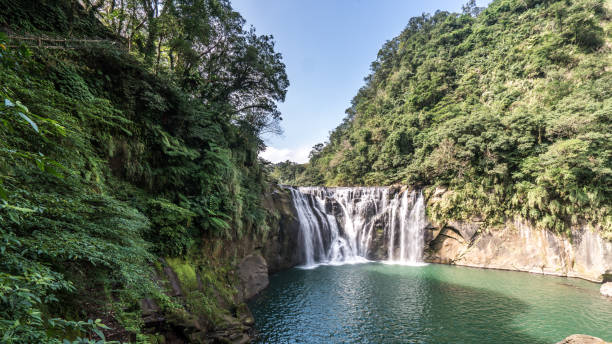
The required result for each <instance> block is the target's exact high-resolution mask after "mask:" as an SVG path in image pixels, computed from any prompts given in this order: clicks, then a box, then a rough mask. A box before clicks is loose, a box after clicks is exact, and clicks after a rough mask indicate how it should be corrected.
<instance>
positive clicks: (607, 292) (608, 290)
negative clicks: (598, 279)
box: [599, 282, 612, 297]
mask: <svg viewBox="0 0 612 344" xmlns="http://www.w3.org/2000/svg"><path fill="white" fill-rule="evenodd" d="M599 292H600V293H601V295H603V296H609V297H612V282H607V283H604V284H602V285H601V288H599Z"/></svg>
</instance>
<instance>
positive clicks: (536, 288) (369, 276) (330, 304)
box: [250, 263, 612, 343]
mask: <svg viewBox="0 0 612 344" xmlns="http://www.w3.org/2000/svg"><path fill="white" fill-rule="evenodd" d="M270 282H271V283H270V287H269V288H268V289H266V290H265V291H264V292H263V293H262V294H261V295H260V296H259V297H258V298H257V299H255V300H254V301H252V302H251V304H250V307H251V310H252V311H253V314H254V316H255V319H256V326H257V329H258V331H259V335H260V338H259V341H260V342H261V343H490V342H495V343H555V342H556V341H558V340H560V339H562V338H564V337H566V336H568V335H570V334H574V333H586V334H590V335H594V336H598V337H601V338H603V339H606V340H608V341H610V340H612V326H611V325H610V319H612V302H610V301H609V300H607V299H605V298H603V297H601V296H600V295H599V293H598V287H599V286H598V285H597V284H593V283H589V282H586V281H581V280H574V279H565V278H557V277H550V276H541V275H532V274H527V273H517V272H508V271H495V270H481V269H470V268H461V267H451V266H445V265H435V264H432V265H427V266H422V267H412V266H396V265H385V264H380V263H370V264H358V265H345V266H320V267H318V268H317V269H313V270H301V269H292V270H289V271H286V272H283V273H280V274H277V275H275V276H272V277H271V281H270Z"/></svg>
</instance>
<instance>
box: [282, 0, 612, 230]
mask: <svg viewBox="0 0 612 344" xmlns="http://www.w3.org/2000/svg"><path fill="white" fill-rule="evenodd" d="M611 38H612V21H611V12H610V7H609V4H606V3H605V2H604V1H600V0H575V1H569V0H562V1H553V0H495V1H493V2H492V3H491V4H490V5H489V6H488V8H486V9H480V8H476V7H475V6H474V2H473V1H472V2H471V3H470V4H468V5H466V6H465V7H464V13H462V14H457V13H448V12H440V11H439V12H436V13H435V14H434V15H425V14H424V15H422V16H420V17H415V18H412V19H410V21H409V22H408V25H407V26H406V28H405V29H404V30H403V31H402V32H401V34H400V35H399V36H397V37H395V38H394V39H392V40H390V41H388V42H387V43H385V44H384V46H383V47H382V49H380V51H379V52H378V58H377V60H376V61H374V62H373V63H372V66H371V69H372V73H371V74H370V75H369V76H367V77H366V78H365V85H364V86H363V87H362V88H361V89H360V90H359V92H358V94H357V95H356V96H355V97H354V98H353V100H352V104H351V107H350V108H349V109H348V110H347V111H346V114H347V116H346V118H345V119H344V121H343V122H342V124H340V125H339V126H338V127H337V128H336V129H335V130H333V132H332V133H331V134H330V137H329V142H326V143H325V144H320V145H317V146H315V147H314V149H313V151H312V153H311V159H310V161H309V163H308V164H306V165H304V166H301V165H295V164H291V163H282V164H279V165H277V166H276V170H275V172H274V173H275V175H276V176H277V178H279V179H280V180H281V182H284V183H288V184H302V185H330V186H338V185H348V186H350V185H389V184H394V183H402V184H409V185H421V186H427V187H430V188H429V189H428V190H433V187H435V186H442V187H444V188H447V189H450V190H452V193H451V194H450V196H449V197H447V198H445V202H443V203H441V204H438V205H437V206H436V207H434V208H432V209H429V210H428V211H429V212H430V215H431V216H432V217H434V218H441V219H443V218H465V217H468V216H473V215H478V216H481V217H482V218H483V219H484V220H485V221H486V222H487V223H489V224H496V223H500V222H502V221H504V219H506V218H508V217H512V216H514V215H517V214H519V215H521V216H522V217H524V218H527V219H529V220H531V221H533V222H534V223H535V224H536V225H537V226H538V227H540V228H548V229H552V230H556V231H561V232H564V231H569V230H570V228H571V226H572V225H573V224H579V223H580V224H584V223H585V222H586V223H588V224H591V225H592V226H594V227H596V228H600V229H602V230H604V231H605V232H607V233H612V214H611V208H610V207H611V203H612V202H611V201H612V125H611V124H612V50H611V49H612V40H611Z"/></svg>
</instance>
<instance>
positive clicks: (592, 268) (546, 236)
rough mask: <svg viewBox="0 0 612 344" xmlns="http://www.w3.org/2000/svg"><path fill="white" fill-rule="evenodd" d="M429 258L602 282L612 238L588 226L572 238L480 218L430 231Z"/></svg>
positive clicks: (610, 263)
mask: <svg viewBox="0 0 612 344" xmlns="http://www.w3.org/2000/svg"><path fill="white" fill-rule="evenodd" d="M428 232H429V233H428V234H429V237H430V241H429V242H428V243H427V250H426V253H425V260H426V261H428V262H433V263H444V264H455V265H464V266H474V267H482V268H493V269H506V270H518V271H527V272H534V273H542V274H549V275H557V276H567V277H579V278H584V279H587V280H591V281H595V282H601V281H603V280H604V279H605V278H606V276H607V275H610V274H612V242H610V241H606V240H604V239H603V238H602V237H601V236H600V235H599V234H597V233H596V232H594V231H591V230H589V229H587V228H577V229H575V230H574V231H572V238H571V239H570V238H567V237H563V236H561V235H559V234H556V233H553V232H551V231H549V230H540V229H535V228H533V227H532V226H531V225H529V224H528V223H526V222H525V221H520V220H516V221H508V222H507V223H506V224H505V225H504V226H503V227H502V228H501V229H495V230H487V229H486V228H483V227H482V225H481V224H480V223H479V222H478V221H465V222H449V223H447V224H444V225H438V226H435V227H432V228H430V229H429V231H428Z"/></svg>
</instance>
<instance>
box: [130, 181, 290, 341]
mask: <svg viewBox="0 0 612 344" xmlns="http://www.w3.org/2000/svg"><path fill="white" fill-rule="evenodd" d="M263 202H264V205H265V207H266V208H267V209H268V210H270V211H271V212H272V213H273V214H274V220H273V221H271V223H270V228H269V229H268V231H267V232H265V233H263V234H260V235H249V236H244V237H242V238H241V239H235V240H219V239H205V240H203V244H202V246H201V248H200V249H199V250H198V251H197V252H191V254H190V255H188V256H186V257H183V258H180V259H170V258H167V259H161V260H160V261H159V263H158V264H157V266H156V273H155V276H154V277H155V279H156V280H157V281H158V284H159V285H160V286H161V287H162V288H163V289H164V290H165V291H166V294H167V295H168V296H169V297H171V298H173V299H175V300H178V301H179V302H180V303H182V304H184V305H185V309H184V310H173V309H162V308H163V307H160V306H159V305H158V302H156V301H155V300H151V299H145V300H143V302H142V305H141V307H142V315H143V322H144V331H143V332H144V333H148V335H149V336H154V337H156V338H157V339H159V340H164V341H165V343H208V342H223V343H246V342H249V341H250V340H251V338H252V335H253V331H252V326H253V317H252V315H251V313H250V311H249V309H248V307H247V306H246V303H245V302H246V301H247V300H249V299H250V298H252V297H254V296H255V295H257V294H258V293H259V292H260V291H261V290H263V289H264V288H265V287H267V285H268V274H269V273H273V272H276V271H280V270H283V269H287V268H290V267H293V266H295V265H297V264H298V263H299V257H298V250H297V238H298V234H299V233H298V231H299V224H298V223H297V220H296V216H295V209H294V208H293V205H292V203H291V198H290V194H289V193H287V192H285V191H284V190H280V189H275V190H273V191H272V192H271V193H269V194H267V195H265V196H264V199H263ZM206 300H212V303H210V301H209V302H206Z"/></svg>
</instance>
